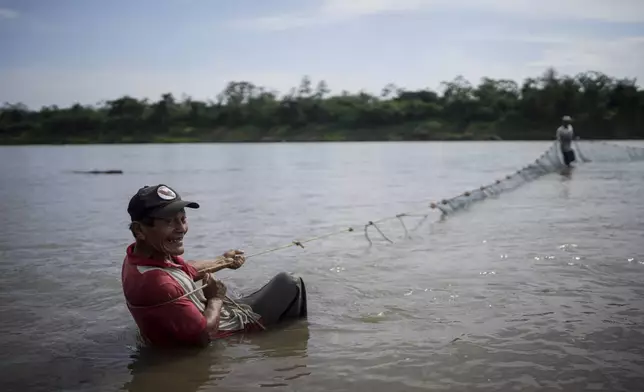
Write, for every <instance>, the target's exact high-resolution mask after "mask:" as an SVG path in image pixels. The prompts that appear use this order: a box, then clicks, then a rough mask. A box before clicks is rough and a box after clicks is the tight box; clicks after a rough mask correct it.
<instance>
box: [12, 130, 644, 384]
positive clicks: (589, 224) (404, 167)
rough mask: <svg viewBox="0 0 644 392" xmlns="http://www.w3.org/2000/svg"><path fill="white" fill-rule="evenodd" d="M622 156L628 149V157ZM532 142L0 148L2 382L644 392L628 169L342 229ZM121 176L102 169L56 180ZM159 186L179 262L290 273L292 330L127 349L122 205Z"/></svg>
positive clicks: (637, 195)
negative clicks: (179, 233) (198, 346)
mask: <svg viewBox="0 0 644 392" xmlns="http://www.w3.org/2000/svg"><path fill="white" fill-rule="evenodd" d="M640 145H641V143H640ZM549 146H550V143H549V142H471V143H470V142H463V143H449V142H445V143H328V144H318V143H311V144H290V143H282V144H230V145H209V144H203V145H182V144H177V145H142V146H134V145H117V146H57V147H49V146H42V147H40V146H39V147H36V146H25V147H2V148H0V166H1V167H2V168H3V171H2V173H0V185H1V186H0V200H1V201H2V203H1V204H0V213H1V216H2V217H3V221H4V224H3V225H2V226H0V227H1V228H0V299H1V302H0V317H1V318H2V324H0V344H1V347H2V351H1V352H0V374H1V378H2V379H1V380H0V381H2V384H3V385H4V386H5V388H3V389H4V390H10V391H13V390H17V391H23V390H29V391H119V390H120V391H152V390H154V391H165V390H167V391H205V390H217V391H249V390H260V389H261V390H264V388H269V390H276V391H279V390H285V391H289V390H304V391H323V390H325V391H326V390H333V391H345V390H346V391H349V390H351V391H370V392H378V391H387V392H390V391H415V390H441V391H462V390H490V391H492V390H521V391H532V390H539V391H542V390H566V391H573V390H601V391H608V390H610V391H635V390H640V389H641V385H644V327H643V325H644V310H643V306H642V305H643V295H644V280H643V278H644V245H643V244H644V241H643V240H642V234H644V225H643V224H642V222H644V164H643V163H631V164H616V163H606V164H603V163H591V164H586V165H583V166H581V167H579V168H577V169H576V170H574V171H573V173H572V175H571V176H570V177H569V178H568V177H563V176H561V175H559V174H551V175H547V176H545V177H543V178H541V179H539V180H537V181H535V182H533V183H530V184H527V185H525V186H523V187H521V188H519V189H517V190H515V191H514V192H511V193H507V194H504V195H502V196H500V197H499V198H497V199H490V200H486V201H484V202H482V203H479V204H477V205H475V206H472V207H471V208H470V209H469V210H467V211H463V212H461V213H459V214H457V215H455V216H452V217H450V218H449V219H447V220H444V221H441V220H440V219H439V216H438V215H437V214H436V213H432V214H431V215H430V216H429V219H427V220H426V221H425V222H424V224H422V225H420V226H417V224H418V223H419V222H420V221H421V219H422V217H409V218H405V225H406V227H407V228H408V229H409V230H410V231H411V230H412V229H414V228H416V230H414V231H411V233H410V235H411V237H410V238H405V235H404V234H405V232H404V230H403V228H402V225H401V224H400V222H398V221H395V220H394V221H391V222H388V223H386V224H382V225H381V226H380V228H381V229H382V230H383V232H384V233H385V234H386V235H387V237H388V238H390V239H392V240H393V241H394V244H389V243H387V242H386V241H385V240H384V239H382V238H381V237H378V235H377V233H376V232H375V231H373V230H372V231H371V232H370V233H371V235H370V237H371V239H372V240H373V241H374V245H373V246H372V247H369V246H368V245H369V244H368V242H367V241H366V240H365V238H364V233H363V232H362V225H364V224H365V223H367V222H368V221H369V220H376V219H379V218H382V217H385V216H393V215H396V214H397V213H401V212H404V211H410V210H417V209H419V208H423V207H424V206H426V205H427V202H429V201H431V200H440V199H442V198H445V197H451V196H454V195H457V194H460V193H462V192H463V191H465V190H468V189H472V188H476V187H479V186H481V185H484V184H487V183H490V182H492V181H494V180H495V179H497V178H502V177H504V176H505V175H506V174H509V173H512V172H514V171H515V170H517V169H518V168H521V167H524V166H525V165H526V164H528V163H530V162H532V161H534V159H535V158H536V157H538V156H539V155H540V154H541V153H542V152H543V151H544V150H546V149H547V148H548V147H549ZM112 168H117V169H122V170H124V174H123V175H112V176H100V175H99V176H94V175H79V174H73V173H71V171H73V170H91V169H112ZM155 183H165V184H168V185H170V186H172V187H174V188H175V189H177V190H178V191H179V193H180V194H181V195H182V197H184V198H186V199H194V200H196V201H198V202H200V204H201V209H199V210H196V211H189V223H190V231H189V233H188V235H187V237H186V249H187V252H186V255H185V257H186V258H188V259H202V258H210V257H213V256H216V255H218V254H220V253H222V252H223V251H225V250H227V249H230V248H241V249H244V250H246V252H247V253H254V252H257V251H261V250H264V249H267V248H271V247H274V246H278V245H282V244H286V243H289V242H291V241H293V240H296V239H304V238H307V237H309V236H315V235H319V234H323V233H326V232H329V231H334V230H337V229H342V228H345V227H348V226H353V227H355V228H356V229H357V230H356V231H355V232H353V233H351V234H346V235H342V236H338V237H333V238H329V239H325V240H322V241H318V242H314V243H311V244H308V245H307V246H306V248H305V249H299V248H290V249H287V250H284V251H281V252H276V253H272V254H268V255H263V256H260V257H256V258H252V259H249V260H248V262H247V263H246V264H245V265H244V266H243V267H242V268H241V269H239V270H237V271H225V272H221V273H220V274H219V277H220V278H223V279H224V280H225V281H226V282H227V283H228V284H229V286H230V287H231V288H232V289H234V290H236V291H238V292H240V293H244V292H249V291H252V290H254V289H255V288H257V287H258V286H260V285H262V284H263V283H265V282H266V281H267V280H268V279H270V278H271V277H272V276H273V275H275V274H276V273H278V272H280V271H289V272H294V273H296V274H299V275H301V276H303V277H304V279H305V282H306V283H307V291H308V295H309V317H308V319H307V320H302V321H299V322H296V323H292V324H289V325H284V326H283V327H281V328H279V329H277V330H273V331H270V332H268V333H262V334H254V335H247V336H238V337H234V338H231V339H226V340H222V341H218V342H215V343H213V344H212V345H211V346H210V347H209V348H207V349H205V350H201V351H192V350H188V351H181V352H172V353H165V354H164V355H161V354H159V353H150V352H147V351H142V350H139V349H138V348H137V347H136V340H135V336H136V329H135V325H134V323H133V321H132V319H131V317H130V315H129V313H128V311H127V309H126V308H125V306H124V304H123V296H122V291H121V286H120V268H121V264H122V260H123V256H124V251H125V247H126V246H127V245H128V244H129V243H130V242H131V241H132V238H131V234H130V233H129V231H128V230H127V223H128V219H127V218H128V216H127V213H126V208H127V203H128V201H129V198H130V196H131V195H132V194H133V193H134V192H136V190H137V189H138V188H139V187H141V186H143V185H152V184H155Z"/></svg>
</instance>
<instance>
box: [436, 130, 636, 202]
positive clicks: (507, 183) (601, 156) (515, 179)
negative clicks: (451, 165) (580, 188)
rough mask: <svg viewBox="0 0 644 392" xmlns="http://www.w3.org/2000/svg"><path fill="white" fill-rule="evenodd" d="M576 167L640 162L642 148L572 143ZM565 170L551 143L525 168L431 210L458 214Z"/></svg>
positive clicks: (558, 153)
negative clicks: (578, 164) (471, 205)
mask: <svg viewBox="0 0 644 392" xmlns="http://www.w3.org/2000/svg"><path fill="white" fill-rule="evenodd" d="M574 148H575V153H576V158H577V163H587V162H633V161H644V148H639V147H632V146H620V145H617V144H612V143H606V142H603V141H583V142H580V141H576V142H575V143H574ZM566 168H567V167H566V165H565V164H564V162H563V159H562V154H561V152H560V149H559V143H558V142H554V143H553V144H552V145H551V146H550V148H549V149H547V150H546V151H545V152H544V153H543V154H541V156H540V157H539V158H538V159H536V160H535V161H534V163H531V164H529V165H527V166H525V167H523V168H522V169H520V170H517V171H516V172H514V173H512V174H508V175H507V176H505V178H503V179H500V180H496V181H495V182H494V183H492V184H489V185H485V186H482V187H480V188H479V189H475V190H472V191H467V192H465V193H463V194H461V195H458V196H455V197H453V198H451V199H444V200H442V201H441V202H440V203H432V204H431V207H432V208H438V209H440V210H441V211H442V212H443V214H450V213H454V212H457V211H459V210H462V209H464V208H466V207H467V206H469V205H470V204H472V203H474V202H477V201H481V200H484V199H487V198H489V197H492V196H496V195H499V194H500V193H504V192H508V191H511V190H514V189H516V188H518V187H520V186H521V185H523V184H526V183H528V182H530V181H534V180H536V179H538V178H540V177H542V176H544V175H546V174H550V173H555V172H562V171H563V170H565V169H566Z"/></svg>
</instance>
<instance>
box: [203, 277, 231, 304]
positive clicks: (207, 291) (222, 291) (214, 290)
mask: <svg viewBox="0 0 644 392" xmlns="http://www.w3.org/2000/svg"><path fill="white" fill-rule="evenodd" d="M204 285H205V286H204V288H203V295H204V297H206V299H212V298H219V299H223V298H225V297H226V292H227V289H226V286H225V285H224V283H223V282H222V281H221V280H218V279H215V278H213V277H212V275H211V274H206V277H205V278H204Z"/></svg>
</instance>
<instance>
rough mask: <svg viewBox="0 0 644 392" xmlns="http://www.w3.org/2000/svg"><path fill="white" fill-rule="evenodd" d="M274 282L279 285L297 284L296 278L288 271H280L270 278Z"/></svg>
mask: <svg viewBox="0 0 644 392" xmlns="http://www.w3.org/2000/svg"><path fill="white" fill-rule="evenodd" d="M271 280H272V281H273V282H274V283H277V284H281V285H284V284H286V285H297V281H298V279H296V278H295V276H293V275H291V274H289V273H288V272H280V273H278V274H277V275H275V276H274V277H273V279H271Z"/></svg>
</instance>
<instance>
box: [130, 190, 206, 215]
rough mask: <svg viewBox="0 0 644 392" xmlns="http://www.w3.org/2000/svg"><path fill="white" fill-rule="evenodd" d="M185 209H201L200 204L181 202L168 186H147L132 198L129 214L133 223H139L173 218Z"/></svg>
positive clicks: (179, 197)
mask: <svg viewBox="0 0 644 392" xmlns="http://www.w3.org/2000/svg"><path fill="white" fill-rule="evenodd" d="M185 207H188V208H199V204H198V203H195V202H194V201H187V200H181V196H179V194H178V193H177V192H176V191H174V190H173V189H172V188H170V187H168V186H167V185H163V184H159V185H155V186H147V185H146V186H144V187H143V188H141V189H139V190H138V192H136V194H135V195H134V196H132V198H131V199H130V204H129V205H128V206H127V212H128V214H130V218H131V219H132V221H138V220H141V219H143V218H145V217H151V218H168V217H172V216H174V215H175V214H176V213H177V212H179V211H181V209H183V208H185Z"/></svg>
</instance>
